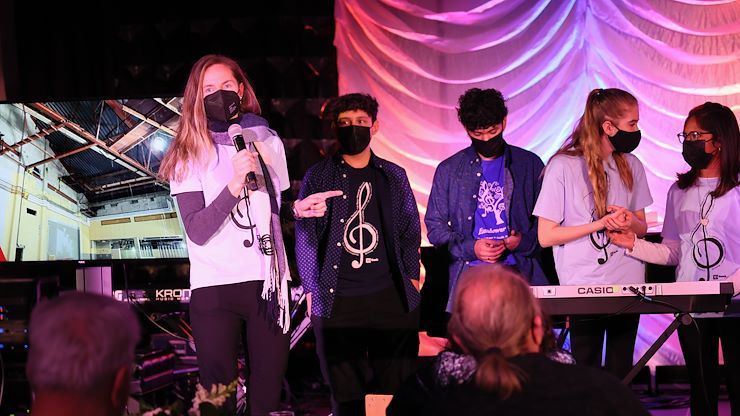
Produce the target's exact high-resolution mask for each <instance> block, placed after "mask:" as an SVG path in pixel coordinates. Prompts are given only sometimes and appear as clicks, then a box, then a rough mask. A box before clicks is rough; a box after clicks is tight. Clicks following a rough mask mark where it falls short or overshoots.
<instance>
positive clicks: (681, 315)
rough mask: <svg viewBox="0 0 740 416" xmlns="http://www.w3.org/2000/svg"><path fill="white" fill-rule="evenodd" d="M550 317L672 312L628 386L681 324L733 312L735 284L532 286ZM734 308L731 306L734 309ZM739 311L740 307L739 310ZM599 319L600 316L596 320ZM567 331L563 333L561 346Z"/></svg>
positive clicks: (631, 376)
mask: <svg viewBox="0 0 740 416" xmlns="http://www.w3.org/2000/svg"><path fill="white" fill-rule="evenodd" d="M531 289H532V293H534V295H535V296H536V297H537V298H539V300H540V304H541V305H542V308H543V310H544V311H545V312H547V313H548V314H549V315H550V316H555V317H557V316H560V317H563V316H566V317H567V316H571V315H602V316H603V315H606V316H609V315H621V314H643V313H645V314H648V313H672V314H674V315H675V319H674V320H673V322H671V324H670V325H668V327H667V328H666V329H665V331H663V333H662V334H661V335H660V336H659V337H658V339H656V340H655V342H654V343H653V344H652V345H651V346H650V348H648V350H647V351H645V354H643V356H642V357H641V358H640V359H639V360H638V361H637V363H635V365H634V367H633V368H632V370H630V372H629V374H627V375H626V376H625V377H624V379H623V380H622V382H623V383H624V384H629V383H630V382H631V381H632V379H634V378H635V376H636V375H637V373H639V372H640V370H642V368H643V367H645V364H647V362H648V361H649V360H650V358H652V356H653V355H654V354H655V353H656V352H657V351H658V349H660V347H661V346H662V345H663V344H664V343H665V342H666V340H667V339H668V337H670V336H671V334H672V333H673V332H674V331H675V330H676V329H677V328H678V327H679V325H691V323H692V320H693V318H692V317H691V315H690V313H706V312H725V311H728V310H730V309H732V310H733V311H734V310H735V309H736V307H738V306H740V302H733V301H732V295H733V293H734V287H733V284H732V282H726V281H708V282H675V283H644V284H643V283H640V284H624V285H586V286H532V287H531ZM731 305H732V306H731ZM738 309H740V308H738ZM594 319H598V316H596V317H594ZM567 331H568V329H567V327H566V329H565V330H564V331H563V333H561V337H560V344H561V345H562V342H563V341H564V340H565V334H566V333H567Z"/></svg>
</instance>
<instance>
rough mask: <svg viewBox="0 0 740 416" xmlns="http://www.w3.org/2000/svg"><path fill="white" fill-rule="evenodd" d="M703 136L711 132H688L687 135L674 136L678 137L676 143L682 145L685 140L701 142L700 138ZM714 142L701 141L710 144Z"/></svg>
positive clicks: (708, 140) (710, 139)
mask: <svg viewBox="0 0 740 416" xmlns="http://www.w3.org/2000/svg"><path fill="white" fill-rule="evenodd" d="M705 134H712V132H711V131H690V132H688V133H683V132H681V133H678V134H677V135H676V136H677V137H678V142H679V143H683V142H684V141H685V140H688V141H690V142H695V141H697V140H701V136H703V135H705ZM712 140H714V138H709V139H707V140H701V141H703V142H710V141H712Z"/></svg>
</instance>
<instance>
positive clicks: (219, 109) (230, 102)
mask: <svg viewBox="0 0 740 416" xmlns="http://www.w3.org/2000/svg"><path fill="white" fill-rule="evenodd" d="M203 105H204V106H205V109H206V117H208V119H209V120H214V121H223V122H226V121H229V120H231V119H233V118H234V117H236V116H237V115H238V114H239V107H240V105H241V98H240V97H239V94H237V93H236V92H235V91H231V90H218V91H216V92H213V93H211V94H208V95H206V96H205V97H203Z"/></svg>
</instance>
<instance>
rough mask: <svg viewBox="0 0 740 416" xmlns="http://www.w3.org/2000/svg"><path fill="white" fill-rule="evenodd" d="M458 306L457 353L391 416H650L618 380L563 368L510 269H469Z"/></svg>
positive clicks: (418, 377)
mask: <svg viewBox="0 0 740 416" xmlns="http://www.w3.org/2000/svg"><path fill="white" fill-rule="evenodd" d="M453 305H454V306H453V309H452V316H451V318H450V322H449V325H448V332H449V337H450V340H451V343H452V349H451V351H444V352H442V353H440V354H439V355H438V356H437V357H435V358H434V360H432V362H431V363H430V364H429V365H427V366H424V367H421V368H420V369H419V370H418V371H417V373H416V374H415V375H414V376H412V377H410V378H409V379H408V380H407V381H406V382H405V383H404V385H403V386H402V387H401V388H400V389H399V390H398V391H397V392H396V394H395V395H394V397H393V400H392V401H391V403H390V405H389V407H388V410H387V414H388V415H390V416H394V415H425V416H428V415H460V414H464V415H489V414H495V415H528V414H547V415H551V416H553V415H573V414H579V415H615V416H617V415H619V416H621V415H625V416H626V415H647V414H648V413H647V412H646V411H645V409H644V408H643V407H642V405H641V404H640V401H639V400H638V399H637V397H636V396H635V395H634V393H633V392H632V391H630V389H629V388H628V387H627V386H625V385H623V384H621V383H620V381H619V380H618V379H617V378H615V377H614V376H612V375H610V374H608V373H606V372H604V371H601V370H598V369H594V368H588V367H582V366H579V365H572V364H566V363H563V362H562V356H561V355H560V354H555V353H554V352H555V350H556V348H553V346H552V345H551V344H552V343H551V342H549V341H548V339H549V338H551V331H550V330H549V328H548V326H547V320H548V319H547V317H546V316H545V315H544V314H543V311H542V309H541V307H540V303H539V300H538V299H537V298H535V297H534V295H533V294H532V292H531V289H530V286H529V285H528V284H527V283H526V281H524V279H523V278H522V276H520V275H519V274H518V273H516V272H515V271H513V270H512V269H511V268H508V267H506V266H501V265H498V264H492V265H483V266H477V267H472V268H470V269H468V270H467V271H466V272H465V273H464V274H463V275H462V277H461V278H460V281H459V282H458V285H457V287H456V290H455V297H454V303H453Z"/></svg>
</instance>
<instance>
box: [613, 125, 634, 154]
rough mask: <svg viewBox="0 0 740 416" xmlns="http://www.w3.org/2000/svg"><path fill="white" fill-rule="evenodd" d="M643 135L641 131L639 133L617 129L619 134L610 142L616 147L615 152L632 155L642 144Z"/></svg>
mask: <svg viewBox="0 0 740 416" xmlns="http://www.w3.org/2000/svg"><path fill="white" fill-rule="evenodd" d="M641 138H642V134H641V133H640V130H637V131H624V130H619V129H617V134H615V135H614V136H612V137H609V141H610V142H612V146H614V151H616V152H619V153H630V152H632V151H633V150H635V149H637V146H638V145H639V144H640V139H641Z"/></svg>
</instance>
